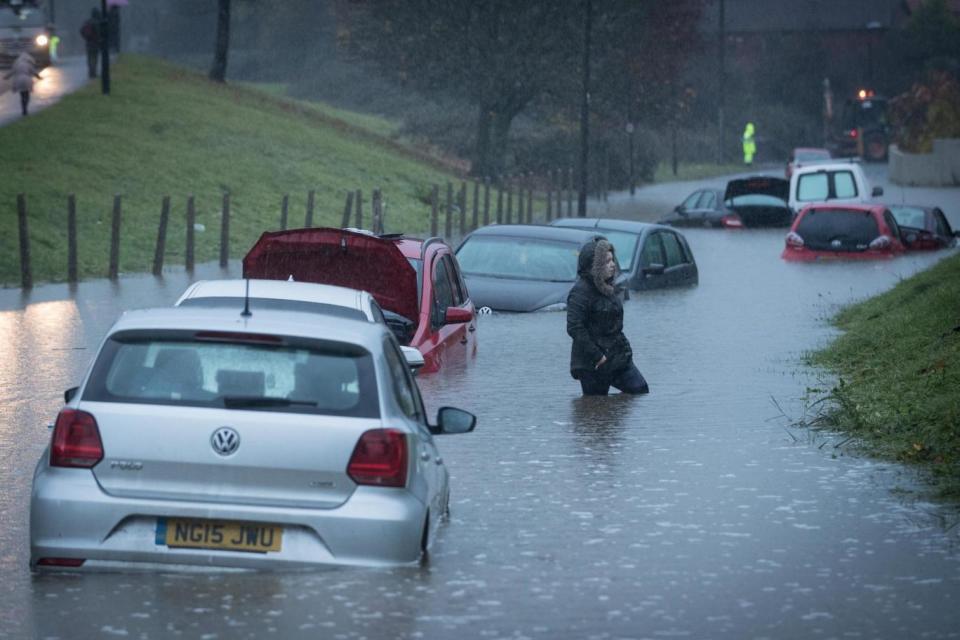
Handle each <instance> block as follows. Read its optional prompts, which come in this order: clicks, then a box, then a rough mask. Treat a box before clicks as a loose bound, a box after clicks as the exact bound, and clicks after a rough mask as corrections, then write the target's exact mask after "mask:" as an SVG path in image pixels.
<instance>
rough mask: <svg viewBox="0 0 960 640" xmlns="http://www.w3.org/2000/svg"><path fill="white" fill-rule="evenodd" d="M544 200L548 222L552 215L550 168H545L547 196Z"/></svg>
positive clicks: (551, 174) (551, 176) (551, 177)
mask: <svg viewBox="0 0 960 640" xmlns="http://www.w3.org/2000/svg"><path fill="white" fill-rule="evenodd" d="M546 200H547V210H546V218H547V222H550V220H551V219H552V217H553V171H552V170H550V169H547V198H546Z"/></svg>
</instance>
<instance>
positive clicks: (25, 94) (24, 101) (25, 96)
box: [20, 91, 30, 115]
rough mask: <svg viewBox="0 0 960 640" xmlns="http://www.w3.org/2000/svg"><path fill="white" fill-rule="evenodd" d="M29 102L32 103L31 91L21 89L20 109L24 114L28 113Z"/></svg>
mask: <svg viewBox="0 0 960 640" xmlns="http://www.w3.org/2000/svg"><path fill="white" fill-rule="evenodd" d="M28 104H30V92H29V91H21V92H20V110H21V111H22V112H23V115H27V105H28Z"/></svg>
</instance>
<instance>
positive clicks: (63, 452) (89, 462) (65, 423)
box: [50, 409, 103, 468]
mask: <svg viewBox="0 0 960 640" xmlns="http://www.w3.org/2000/svg"><path fill="white" fill-rule="evenodd" d="M102 459H103V443H102V442H101V441H100V429H99V427H97V421H96V420H95V419H94V417H93V416H92V415H90V414H89V413H87V412H86V411H78V410H77V409H64V410H63V411H61V412H60V415H58V416H57V424H56V426H55V427H54V428H53V443H52V444H51V445H50V466H53V467H83V468H90V467H93V466H94V465H96V464H97V463H98V462H100V460H102Z"/></svg>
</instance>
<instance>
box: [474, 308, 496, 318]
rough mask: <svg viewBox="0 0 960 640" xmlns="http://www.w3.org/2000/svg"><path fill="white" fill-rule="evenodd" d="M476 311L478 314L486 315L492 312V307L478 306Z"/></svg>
mask: <svg viewBox="0 0 960 640" xmlns="http://www.w3.org/2000/svg"><path fill="white" fill-rule="evenodd" d="M477 313H478V314H480V315H481V316H488V315H490V314H491V313H493V309H491V308H490V307H480V308H479V309H477Z"/></svg>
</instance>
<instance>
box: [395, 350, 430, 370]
mask: <svg viewBox="0 0 960 640" xmlns="http://www.w3.org/2000/svg"><path fill="white" fill-rule="evenodd" d="M400 350H401V351H402V352H403V358H404V360H406V361H407V366H408V367H410V371H413V373H414V375H416V373H417V371H418V370H419V369H420V368H422V367H423V365H424V364H426V360H424V359H423V354H422V353H420V349H417V348H416V347H400Z"/></svg>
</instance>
